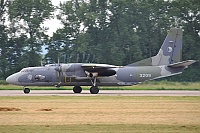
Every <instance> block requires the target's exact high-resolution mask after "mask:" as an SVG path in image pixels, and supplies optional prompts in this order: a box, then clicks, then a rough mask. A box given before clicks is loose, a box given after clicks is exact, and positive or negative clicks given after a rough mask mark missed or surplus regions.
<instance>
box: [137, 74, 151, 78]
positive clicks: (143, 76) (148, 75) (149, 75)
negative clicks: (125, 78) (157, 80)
mask: <svg viewBox="0 0 200 133" xmlns="http://www.w3.org/2000/svg"><path fill="white" fill-rule="evenodd" d="M150 77H151V74H140V78H150Z"/></svg>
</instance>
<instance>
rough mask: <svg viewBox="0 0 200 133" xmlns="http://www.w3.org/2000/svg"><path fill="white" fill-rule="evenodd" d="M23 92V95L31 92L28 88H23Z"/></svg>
mask: <svg viewBox="0 0 200 133" xmlns="http://www.w3.org/2000/svg"><path fill="white" fill-rule="evenodd" d="M23 91H24V93H25V94H28V93H30V91H31V90H30V89H29V88H25V87H24V90H23Z"/></svg>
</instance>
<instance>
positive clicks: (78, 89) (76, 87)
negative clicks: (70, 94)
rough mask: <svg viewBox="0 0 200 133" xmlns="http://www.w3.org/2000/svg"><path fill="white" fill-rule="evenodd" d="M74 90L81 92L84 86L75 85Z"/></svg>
mask: <svg viewBox="0 0 200 133" xmlns="http://www.w3.org/2000/svg"><path fill="white" fill-rule="evenodd" d="M73 91H74V93H81V91H82V88H81V87H80V86H74V88H73Z"/></svg>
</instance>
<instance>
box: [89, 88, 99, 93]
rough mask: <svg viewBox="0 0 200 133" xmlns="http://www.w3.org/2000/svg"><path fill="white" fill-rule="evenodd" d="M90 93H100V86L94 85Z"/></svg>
mask: <svg viewBox="0 0 200 133" xmlns="http://www.w3.org/2000/svg"><path fill="white" fill-rule="evenodd" d="M90 93H91V94H98V93H99V88H98V87H97V86H92V87H91V88H90Z"/></svg>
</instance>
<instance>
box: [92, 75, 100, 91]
mask: <svg viewBox="0 0 200 133" xmlns="http://www.w3.org/2000/svg"><path fill="white" fill-rule="evenodd" d="M91 82H92V85H93V86H92V87H91V88H90V93H91V94H98V93H99V88H98V87H97V86H96V82H97V77H94V81H92V80H91Z"/></svg>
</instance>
